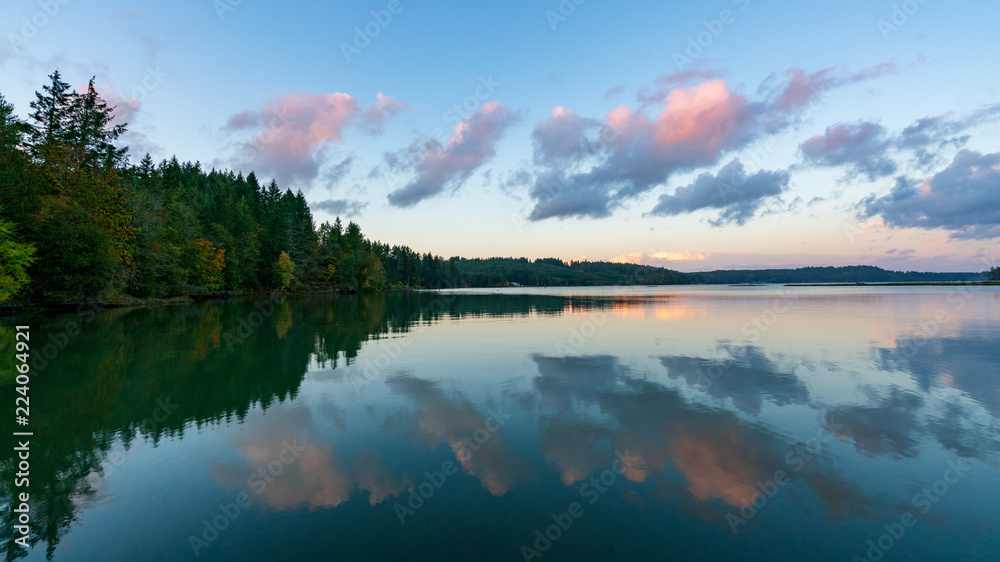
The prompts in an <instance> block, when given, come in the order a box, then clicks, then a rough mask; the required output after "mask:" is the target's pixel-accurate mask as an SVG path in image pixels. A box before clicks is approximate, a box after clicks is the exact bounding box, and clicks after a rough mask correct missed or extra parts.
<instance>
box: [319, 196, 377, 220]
mask: <svg viewBox="0 0 1000 562" xmlns="http://www.w3.org/2000/svg"><path fill="white" fill-rule="evenodd" d="M367 206H368V203H366V202H364V201H353V200H351V199H327V200H325V201H317V202H316V203H310V204H309V208H310V209H312V210H314V211H326V212H327V213H330V214H331V215H338V216H339V215H344V216H345V217H355V216H358V215H360V214H361V211H364V210H365V207H367Z"/></svg>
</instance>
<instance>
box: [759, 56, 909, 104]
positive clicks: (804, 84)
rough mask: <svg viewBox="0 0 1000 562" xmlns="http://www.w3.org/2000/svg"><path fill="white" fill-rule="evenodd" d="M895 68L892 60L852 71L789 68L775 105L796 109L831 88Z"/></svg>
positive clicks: (872, 76)
mask: <svg viewBox="0 0 1000 562" xmlns="http://www.w3.org/2000/svg"><path fill="white" fill-rule="evenodd" d="M895 69H896V63H894V62H892V61H887V62H884V63H881V64H877V65H875V66H871V67H868V68H864V69H861V70H860V71H858V72H853V73H852V72H850V71H848V70H846V69H843V68H836V67H830V68H824V69H823V70H819V71H817V72H813V73H811V74H810V73H808V72H806V71H805V70H802V69H801V68H795V67H793V68H789V69H788V70H787V71H785V76H787V77H788V82H787V83H786V84H785V86H784V89H783V91H782V92H781V93H780V95H779V96H778V99H777V106H778V108H780V109H782V110H790V109H796V108H799V107H802V106H804V105H806V103H807V102H809V100H810V99H812V98H814V97H816V96H817V95H820V94H822V93H824V92H826V91H828V90H830V89H832V88H835V87H838V86H845V85H848V84H854V83H857V82H861V81H864V80H869V79H871V78H877V77H879V76H882V75H884V74H888V73H890V72H892V71H894V70H895Z"/></svg>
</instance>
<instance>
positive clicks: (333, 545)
mask: <svg viewBox="0 0 1000 562" xmlns="http://www.w3.org/2000/svg"><path fill="white" fill-rule="evenodd" d="M23 324H27V325H29V326H30V332H31V342H32V349H31V354H32V355H31V359H30V361H29V363H30V364H31V365H32V367H33V369H32V373H31V377H32V382H31V385H30V398H31V418H30V426H29V427H28V428H27V430H29V431H31V432H32V433H33V436H32V437H31V469H30V472H31V474H30V488H29V489H30V493H31V503H32V506H31V507H32V524H31V540H32V545H33V548H31V549H30V550H25V549H22V548H21V547H19V546H17V545H15V544H14V543H13V539H14V537H15V536H17V535H15V533H14V531H13V528H12V525H13V523H14V517H15V515H16V514H15V513H14V512H13V511H12V505H11V504H10V500H11V493H12V491H13V483H14V481H15V472H17V466H16V464H15V460H16V459H15V456H14V455H15V453H14V447H15V446H17V442H16V438H15V437H13V436H12V433H13V432H14V431H21V430H24V429H25V428H22V427H18V426H16V425H14V423H13V419H14V399H15V397H16V396H17V394H16V392H15V385H14V374H15V371H14V365H15V360H14V354H15V350H14V335H13V334H14V326H15V325H23ZM998 341H1000V291H997V290H996V289H994V288H987V287H976V288H973V287H962V288H946V287H921V288H912V287H891V288H889V287H883V288H879V287H863V288H862V287H857V288H855V287H844V288H834V287H827V288H794V289H789V288H782V287H744V288H705V287H683V288H676V289H675V288H633V289H601V288H598V289H576V290H573V289H567V290H559V291H556V290H550V289H545V290H542V289H538V290H528V289H525V290H521V291H513V290H483V291H471V292H464V293H447V292H446V293H412V294H388V295H373V296H333V295H324V296H307V297H289V298H287V299H281V300H274V301H270V300H266V299H242V300H233V301H227V302H211V303H199V304H190V305H177V306H164V307H157V308H149V309H131V310H108V311H97V312H93V311H90V310H89V309H88V310H81V311H79V312H78V313H77V314H65V315H59V316H37V317H27V318H17V319H6V320H3V321H0V404H3V405H4V407H3V408H2V409H0V419H2V420H3V422H2V423H0V429H3V437H2V438H0V439H2V448H3V451H4V453H3V455H2V456H0V459H3V463H2V465H0V472H2V474H0V494H2V498H3V499H2V504H3V506H4V507H3V512H2V517H3V520H4V527H3V532H4V537H3V539H4V554H5V556H6V557H7V558H8V559H14V558H20V557H25V558H26V559H38V560H41V559H44V558H45V557H46V556H49V557H51V558H53V559H55V560H187V559H196V558H197V559H203V560H512V561H514V560H525V559H531V560H720V561H722V560H727V561H728V560H820V561H826V560H831V561H832V560H838V561H841V560H852V559H853V557H855V556H857V557H860V559H862V560H868V559H875V557H876V556H878V557H880V558H881V559H883V560H1000V546H998V545H1000V530H998V526H997V522H998V521H1000V505H998V502H997V498H998V497H1000V463H998V461H1000V430H998V428H1000V346H998V344H997V342H998ZM546 535H548V536H546ZM893 535H895V536H893ZM869 541H871V542H869ZM873 549H874V550H873Z"/></svg>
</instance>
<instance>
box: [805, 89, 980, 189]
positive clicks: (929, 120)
mask: <svg viewBox="0 0 1000 562" xmlns="http://www.w3.org/2000/svg"><path fill="white" fill-rule="evenodd" d="M998 119H1000V104H993V105H987V106H984V107H982V108H980V109H978V110H976V111H974V112H972V113H970V114H968V115H966V116H965V117H962V118H957V119H956V118H953V117H951V116H950V115H939V116H934V117H924V118H921V119H918V120H917V121H915V122H914V123H913V124H911V125H910V126H908V127H906V128H905V129H903V130H902V131H900V132H899V133H898V134H892V135H890V134H888V133H887V132H886V130H885V128H884V127H882V126H881V125H880V124H878V123H873V122H867V121H858V122H856V123H837V124H835V125H832V126H830V127H828V128H827V129H826V132H825V133H824V134H822V135H815V136H813V137H812V138H810V139H808V140H806V141H805V142H803V143H802V144H801V145H800V149H801V150H802V156H803V160H804V162H805V163H806V164H808V165H812V166H819V167H841V166H843V167H845V168H847V174H846V176H845V177H844V180H845V181H848V180H852V179H854V178H856V177H857V176H859V175H863V176H865V177H867V178H868V179H869V180H870V181H875V180H877V179H879V178H883V177H887V176H891V175H892V174H894V173H896V170H897V169H898V165H897V162H896V161H895V160H894V158H893V156H891V155H895V156H896V157H899V156H901V155H903V154H906V153H909V154H912V164H913V165H915V166H916V167H917V168H919V169H927V168H929V167H930V166H932V165H934V164H935V163H937V161H938V159H939V155H940V153H941V152H942V151H944V150H945V149H946V148H948V147H959V148H960V147H962V146H963V145H965V143H966V142H968V140H969V138H970V137H969V136H968V135H962V133H963V132H964V131H965V130H967V129H970V128H972V127H975V126H977V125H982V124H984V123H988V122H991V121H996V120H998Z"/></svg>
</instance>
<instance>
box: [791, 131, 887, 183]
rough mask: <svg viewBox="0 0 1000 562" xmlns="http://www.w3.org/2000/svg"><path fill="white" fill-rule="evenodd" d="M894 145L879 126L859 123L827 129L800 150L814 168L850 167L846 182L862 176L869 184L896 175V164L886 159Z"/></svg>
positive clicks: (806, 142)
mask: <svg viewBox="0 0 1000 562" xmlns="http://www.w3.org/2000/svg"><path fill="white" fill-rule="evenodd" d="M891 145H892V141H891V140H890V139H889V137H888V135H887V134H886V130H885V128H884V127H883V126H882V125H879V124H878V123H871V122H866V121H859V122H857V123H839V124H837V125H833V126H831V127H827V129H826V132H825V133H824V134H822V135H814V136H812V137H811V138H809V140H807V141H805V142H803V143H802V144H801V145H800V146H799V148H800V150H802V155H803V157H804V159H805V161H806V162H807V163H809V164H812V165H814V166H822V167H831V168H832V167H840V166H845V167H847V176H846V177H845V179H853V178H855V177H857V176H859V175H863V176H865V177H867V178H868V179H869V180H870V181H875V180H877V179H879V178H883V177H886V176H891V175H892V174H894V173H896V170H897V167H896V163H895V162H894V161H893V160H892V159H891V158H889V157H888V156H887V152H888V151H889V148H890V146H891Z"/></svg>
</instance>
